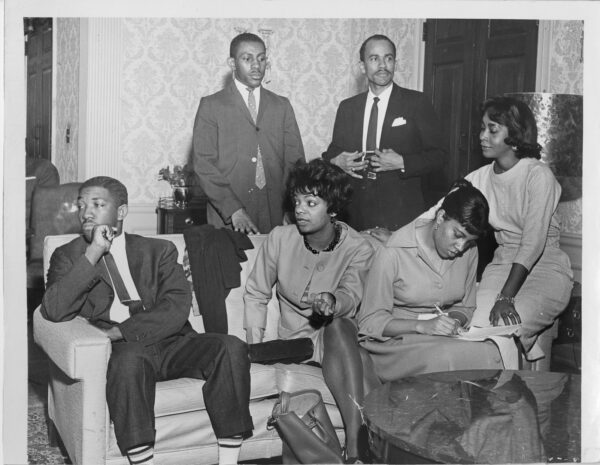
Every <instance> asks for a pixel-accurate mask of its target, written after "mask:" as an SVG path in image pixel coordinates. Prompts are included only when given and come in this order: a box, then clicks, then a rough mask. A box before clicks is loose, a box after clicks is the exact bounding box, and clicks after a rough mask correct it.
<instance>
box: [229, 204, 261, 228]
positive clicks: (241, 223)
mask: <svg viewBox="0 0 600 465" xmlns="http://www.w3.org/2000/svg"><path fill="white" fill-rule="evenodd" d="M231 225H232V226H233V230H234V231H238V232H241V233H244V234H259V232H258V228H257V227H256V226H255V224H254V223H253V222H252V220H251V219H250V217H249V216H248V213H246V210H244V209H243V208H240V209H239V210H237V211H236V212H234V213H233V215H231Z"/></svg>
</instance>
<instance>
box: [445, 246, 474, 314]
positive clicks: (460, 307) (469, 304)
mask: <svg viewBox="0 0 600 465" xmlns="http://www.w3.org/2000/svg"><path fill="white" fill-rule="evenodd" d="M467 253H468V254H469V255H468V260H467V263H466V266H467V273H466V278H465V295H464V297H463V299H462V301H460V302H458V303H456V304H455V305H453V306H452V307H450V308H449V309H448V312H450V313H451V312H458V313H460V314H462V315H463V316H464V317H465V318H466V322H467V324H468V323H470V322H471V318H472V317H473V312H474V311H475V306H476V300H475V297H476V294H477V285H476V280H477V262H478V260H479V253H478V252H477V247H476V246H475V247H473V248H472V249H471V250H469V251H468V252H467Z"/></svg>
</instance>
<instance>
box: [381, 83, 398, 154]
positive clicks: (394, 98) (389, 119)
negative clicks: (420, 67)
mask: <svg viewBox="0 0 600 465" xmlns="http://www.w3.org/2000/svg"><path fill="white" fill-rule="evenodd" d="M392 85H393V87H392V93H391V94H390V100H389V102H388V106H387V110H386V112H385V117H384V119H383V127H382V128H381V140H380V141H379V146H380V148H389V147H386V146H385V145H384V144H385V142H386V141H387V138H388V134H389V132H390V130H391V128H392V123H393V122H394V119H395V118H396V117H397V116H402V115H401V114H400V113H401V112H402V104H401V100H402V98H401V97H402V91H401V89H400V87H398V86H397V85H396V84H392Z"/></svg>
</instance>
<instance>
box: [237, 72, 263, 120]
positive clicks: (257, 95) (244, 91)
mask: <svg viewBox="0 0 600 465" xmlns="http://www.w3.org/2000/svg"><path fill="white" fill-rule="evenodd" d="M233 82H234V83H235V86H236V87H237V89H238V90H239V91H240V94H241V95H242V98H243V99H244V102H246V106H248V87H249V86H247V85H246V84H244V83H242V82H240V81H238V80H237V79H236V78H233ZM261 87H262V86H258V87H257V88H255V89H254V91H253V92H252V93H253V94H254V100H255V101H256V114H257V115H258V109H259V108H260V89H261ZM248 109H250V107H248Z"/></svg>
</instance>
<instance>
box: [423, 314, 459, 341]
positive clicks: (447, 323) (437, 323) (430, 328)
mask: <svg viewBox="0 0 600 465" xmlns="http://www.w3.org/2000/svg"><path fill="white" fill-rule="evenodd" d="M458 326H459V324H458V321H456V320H455V319H454V318H450V317H449V316H446V315H440V316H438V317H435V318H432V319H431V320H421V321H419V322H418V323H417V326H416V330H417V332H418V333H421V334H428V335H430V336H451V335H453V334H456V333H457V331H458Z"/></svg>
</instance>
